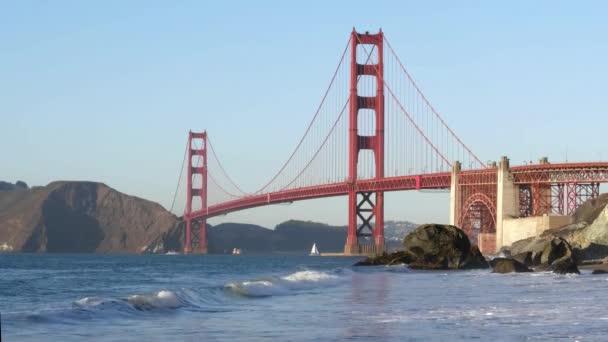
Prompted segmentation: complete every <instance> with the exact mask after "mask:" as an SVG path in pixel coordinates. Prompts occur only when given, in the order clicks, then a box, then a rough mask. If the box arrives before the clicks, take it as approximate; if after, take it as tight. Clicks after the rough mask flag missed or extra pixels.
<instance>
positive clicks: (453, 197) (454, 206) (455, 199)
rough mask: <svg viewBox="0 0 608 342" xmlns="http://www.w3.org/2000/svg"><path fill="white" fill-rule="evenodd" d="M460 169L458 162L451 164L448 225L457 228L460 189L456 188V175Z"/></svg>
mask: <svg viewBox="0 0 608 342" xmlns="http://www.w3.org/2000/svg"><path fill="white" fill-rule="evenodd" d="M461 169H462V165H461V164H460V162H459V161H455V162H454V164H452V177H451V184H450V224H451V225H452V226H458V224H459V222H458V221H459V217H460V187H459V186H458V173H459V172H460V170H461Z"/></svg>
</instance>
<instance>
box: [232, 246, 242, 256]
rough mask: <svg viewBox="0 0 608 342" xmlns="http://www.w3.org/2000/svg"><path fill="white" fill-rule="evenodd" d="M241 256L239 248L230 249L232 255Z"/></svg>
mask: <svg viewBox="0 0 608 342" xmlns="http://www.w3.org/2000/svg"><path fill="white" fill-rule="evenodd" d="M240 254H241V249H240V248H233V249H232V255H240Z"/></svg>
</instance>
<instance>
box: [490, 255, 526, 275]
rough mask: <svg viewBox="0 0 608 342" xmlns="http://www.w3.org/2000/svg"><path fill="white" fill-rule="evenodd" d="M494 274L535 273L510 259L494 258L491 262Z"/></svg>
mask: <svg viewBox="0 0 608 342" xmlns="http://www.w3.org/2000/svg"><path fill="white" fill-rule="evenodd" d="M490 265H491V266H492V272H493V273H513V272H518V273H519V272H533V270H532V269H529V268H528V266H526V265H524V264H523V263H521V262H519V261H517V260H515V259H510V258H494V259H492V260H491V261H490Z"/></svg>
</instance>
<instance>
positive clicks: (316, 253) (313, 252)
mask: <svg viewBox="0 0 608 342" xmlns="http://www.w3.org/2000/svg"><path fill="white" fill-rule="evenodd" d="M310 255H319V250H318V249H317V244H316V243H313V244H312V248H311V249H310Z"/></svg>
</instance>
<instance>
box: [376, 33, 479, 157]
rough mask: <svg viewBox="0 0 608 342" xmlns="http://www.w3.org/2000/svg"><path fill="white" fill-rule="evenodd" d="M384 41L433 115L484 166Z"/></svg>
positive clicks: (386, 40) (389, 45)
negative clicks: (446, 121)
mask: <svg viewBox="0 0 608 342" xmlns="http://www.w3.org/2000/svg"><path fill="white" fill-rule="evenodd" d="M384 41H385V42H386V46H388V48H389V50H390V51H391V53H392V54H393V56H395V59H396V60H397V63H398V64H399V67H400V68H401V70H402V71H403V72H404V73H405V75H406V76H407V78H408V79H409V80H410V82H412V85H413V86H414V88H415V89H416V92H418V94H419V95H420V96H421V97H422V100H423V101H424V102H425V103H426V104H427V106H429V109H430V110H431V111H432V112H433V114H435V116H436V117H437V118H438V119H439V121H440V122H441V124H442V125H443V126H444V127H445V128H446V129H447V130H448V132H450V134H451V135H452V136H453V137H454V138H455V139H456V140H457V141H458V143H460V145H462V147H463V148H464V149H465V150H466V151H467V152H468V153H469V155H470V156H472V157H473V158H474V159H475V160H476V161H477V162H478V163H479V165H481V167H482V168H486V165H485V164H484V163H483V162H482V161H481V160H480V159H479V158H478V157H477V156H476V155H475V153H473V151H471V149H469V147H468V146H467V145H466V144H465V143H463V142H462V140H460V138H459V137H458V136H457V135H456V133H454V131H452V129H451V128H450V126H448V125H447V124H446V123H445V121H444V120H443V118H442V117H441V115H439V113H438V112H437V111H436V110H435V107H433V105H432V104H431V102H430V101H429V100H428V99H427V98H426V96H425V95H424V93H423V92H422V91H421V90H420V88H419V87H418V84H417V83H416V81H414V78H413V77H412V75H410V73H409V72H408V71H407V69H406V68H405V66H403V63H402V62H401V59H400V58H399V55H397V54H396V53H395V50H393V47H392V46H391V43H389V41H388V39H387V38H386V36H384ZM383 82H384V80H383ZM385 84H386V83H385ZM387 88H388V86H387Z"/></svg>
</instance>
